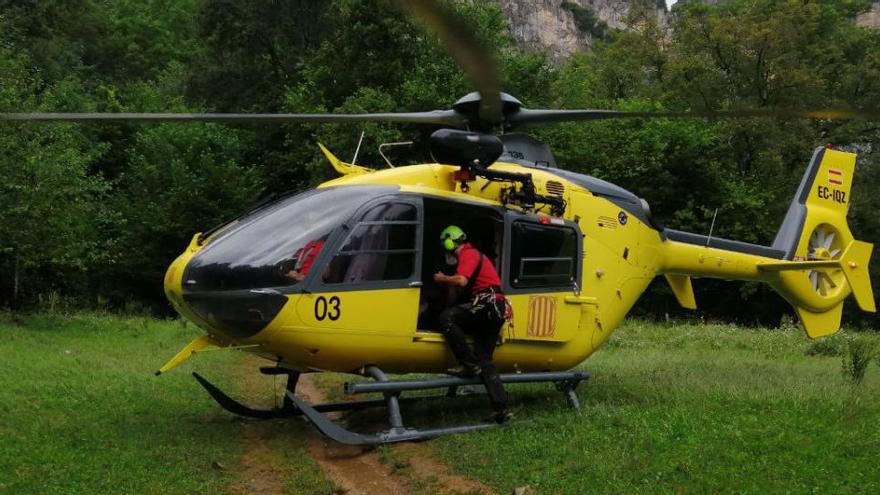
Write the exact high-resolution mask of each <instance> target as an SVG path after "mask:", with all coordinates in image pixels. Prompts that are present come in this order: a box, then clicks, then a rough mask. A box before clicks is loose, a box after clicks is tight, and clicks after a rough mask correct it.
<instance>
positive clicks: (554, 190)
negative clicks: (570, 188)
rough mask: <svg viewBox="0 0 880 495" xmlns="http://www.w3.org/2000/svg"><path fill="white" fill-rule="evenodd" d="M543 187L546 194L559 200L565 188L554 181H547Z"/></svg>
mask: <svg viewBox="0 0 880 495" xmlns="http://www.w3.org/2000/svg"><path fill="white" fill-rule="evenodd" d="M544 187H545V188H546V189H547V194H552V195H553V196H558V197H560V198H561V197H562V195H563V194H564V193H565V186H564V185H562V183H561V182H557V181H555V180H548V181H547V183H546V184H544Z"/></svg>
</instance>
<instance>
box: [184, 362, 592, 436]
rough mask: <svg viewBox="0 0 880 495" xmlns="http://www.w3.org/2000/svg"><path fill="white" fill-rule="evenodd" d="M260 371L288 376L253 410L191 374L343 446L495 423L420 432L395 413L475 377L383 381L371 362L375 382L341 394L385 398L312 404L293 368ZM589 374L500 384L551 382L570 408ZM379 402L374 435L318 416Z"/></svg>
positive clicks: (514, 377) (237, 408)
mask: <svg viewBox="0 0 880 495" xmlns="http://www.w3.org/2000/svg"><path fill="white" fill-rule="evenodd" d="M261 371H263V373H265V374H271V375H279V374H286V375H287V376H288V379H287V389H286V391H285V394H284V402H283V404H282V406H281V407H276V408H273V409H255V408H252V407H249V406H246V405H244V404H242V403H241V402H238V401H236V400H235V399H233V398H231V397H229V396H228V395H226V394H225V393H224V392H223V391H221V390H220V389H219V388H217V387H216V386H214V385H213V384H211V382H209V381H208V380H206V379H205V378H203V377H202V376H201V375H199V374H198V373H193V376H194V377H195V379H196V380H197V381H198V382H199V384H201V385H202V387H204V388H205V390H207V391H208V393H209V394H210V395H211V397H212V398H213V399H214V400H215V401H217V403H218V404H220V406H221V407H223V408H224V409H226V410H227V411H229V412H231V413H233V414H237V415H239V416H245V417H249V418H258V419H271V418H284V417H291V416H298V415H303V416H304V417H305V418H306V419H308V420H309V421H310V422H311V423H312V424H313V425H314V426H315V428H317V429H318V431H320V432H321V433H322V434H324V435H326V436H327V437H329V438H330V439H332V440H334V441H336V442H339V443H343V444H348V445H380V444H385V443H393V442H405V441H414V440H426V439H429V438H435V437H439V436H443V435H452V434H455V433H465V432H470V431H476V430H483V429H487V428H493V427H495V426H498V425H497V424H496V423H477V424H471V425H464V426H451V427H446V428H431V429H423V430H419V429H414V428H407V427H405V426H404V424H403V418H402V416H401V414H400V402H410V401H423V400H431V399H440V398H445V397H456V396H458V395H459V387H467V386H473V385H479V384H480V380H479V379H477V378H454V377H444V378H434V379H426V380H388V378H387V377H386V376H385V373H383V372H382V370H380V369H379V368H377V367H375V366H368V367H367V368H366V369H365V372H366V373H365V374H366V375H367V376H370V377H372V378H373V379H374V380H375V381H374V382H366V383H360V382H359V383H346V384H345V388H344V390H345V393H347V394H352V395H353V394H362V393H372V392H379V393H382V394H383V396H384V398H382V399H367V400H353V401H344V402H338V403H329V404H317V405H312V404H310V403H308V402H307V401H305V400H303V399H301V398H300V397H297V396H296V394H295V390H296V383H297V381H298V379H299V373H298V372H296V371H293V370H286V369H283V368H266V369H262V370H261ZM589 377H590V374H589V373H586V372H583V371H567V372H550V373H510V374H503V375H500V378H501V381H502V383H541V382H551V383H553V384H554V385H555V386H556V389H557V390H559V391H560V392H562V393H563V394H564V395H565V397H566V399H567V400H568V403H569V405H570V406H571V407H572V408H574V409H578V408H579V407H580V404H579V402H578V398H577V395H576V394H575V389H576V388H577V387H578V385H579V384H580V382H582V381H584V380H586V379H588V378H589ZM444 388H445V389H446V390H447V392H446V394H440V395H430V396H412V397H401V394H402V393H403V392H409V391H416V390H431V389H444ZM381 406H385V407H386V408H387V410H388V423H389V429H388V430H386V431H383V432H380V433H376V434H362V433H357V432H354V431H351V430H347V429H345V428H343V427H342V426H340V425H339V424H337V423H335V422H333V421H332V420H330V419H329V418H327V417H326V416H324V415H323V414H322V413H327V412H339V411H353V410H359V409H365V408H370V407H381Z"/></svg>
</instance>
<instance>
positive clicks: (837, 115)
mask: <svg viewBox="0 0 880 495" xmlns="http://www.w3.org/2000/svg"><path fill="white" fill-rule="evenodd" d="M677 117H691V118H694V117H696V118H707V119H731V118H748V117H771V118H805V119H817V120H847V119H865V120H880V110H845V109H822V110H793V109H772V108H767V109H742V110H687V111H669V112H628V111H624V110H542V109H527V108H523V109H520V111H519V112H517V113H515V114H513V115H510V116H508V119H507V121H508V123H510V124H511V125H517V124H542V123H555V122H577V121H587V120H605V119H650V118H677Z"/></svg>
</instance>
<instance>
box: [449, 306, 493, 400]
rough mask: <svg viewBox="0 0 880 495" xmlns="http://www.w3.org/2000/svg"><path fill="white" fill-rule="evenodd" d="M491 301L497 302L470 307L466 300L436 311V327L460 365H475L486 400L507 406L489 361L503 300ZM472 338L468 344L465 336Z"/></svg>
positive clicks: (490, 360) (491, 363)
mask: <svg viewBox="0 0 880 495" xmlns="http://www.w3.org/2000/svg"><path fill="white" fill-rule="evenodd" d="M494 304H497V305H501V306H500V307H499V308H494V307H492V305H480V306H474V305H473V303H471V302H466V303H463V304H459V305H456V306H452V307H451V308H447V309H446V310H445V311H443V312H442V313H440V318H439V319H440V328H441V329H442V330H443V335H444V336H445V337H446V342H448V343H449V347H450V349H452V354H453V355H454V356H455V358H456V359H457V360H458V362H459V363H461V364H462V365H464V366H478V367H479V368H480V377H481V378H482V380H483V385H485V386H486V391H487V392H488V393H489V401H491V402H492V406H493V407H494V408H495V409H497V410H501V409H505V408H506V407H507V392H505V391H504V385H503V384H502V383H501V379H500V378H499V377H498V372H497V371H496V370H495V364H494V363H493V362H492V354H493V353H494V352H495V343H496V342H498V334H499V333H500V332H501V327H502V326H504V319H503V318H502V317H500V316H499V314H504V307H503V305H504V300H503V299H497V300H496V301H495V303H494ZM467 335H470V336H471V337H473V339H474V346H473V348H471V346H470V345H468V342H467V340H466V336H467Z"/></svg>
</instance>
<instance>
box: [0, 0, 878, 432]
mask: <svg viewBox="0 0 880 495" xmlns="http://www.w3.org/2000/svg"><path fill="white" fill-rule="evenodd" d="M402 4H403V6H404V7H405V8H407V9H408V10H409V13H410V14H411V15H412V16H413V17H414V18H415V19H416V20H417V21H419V22H421V23H423V24H425V25H426V26H428V27H429V28H430V29H432V30H433V31H434V32H435V33H436V34H437V35H438V36H439V37H440V38H441V40H442V41H443V42H444V43H445V44H446V45H447V46H448V47H449V49H450V52H451V54H452V55H453V57H454V58H455V59H456V61H457V62H458V63H459V64H460V65H461V66H462V67H463V68H464V70H465V72H466V73H467V74H468V75H469V76H470V79H471V81H472V83H473V84H474V86H475V87H476V89H477V91H476V92H474V93H471V94H469V95H467V96H465V97H464V98H462V99H460V100H459V101H457V102H456V103H455V104H454V105H453V107H452V109H451V110H438V111H432V112H414V113H381V114H346V115H340V114H0V121H10V122H15V121H76V122H89V121H209V122H230V123H253V122H264V123H265V122H270V123H291V122H329V123H352V122H368V121H381V122H400V123H409V124H420V125H427V126H433V127H440V129H439V130H437V131H435V132H434V133H433V134H432V135H431V140H430V143H431V150H432V156H433V158H434V160H435V162H436V163H428V164H422V165H411V166H405V167H397V168H389V169H385V170H374V169H370V168H366V167H364V166H360V165H354V164H349V163H345V162H343V161H341V160H339V159H338V158H336V157H335V156H334V155H333V154H332V153H331V152H330V151H329V150H327V149H326V148H324V147H323V146H321V149H322V151H323V152H324V154H325V155H326V157H327V159H328V161H329V162H330V164H331V165H332V166H333V168H334V169H335V170H336V171H338V172H339V173H340V174H341V175H342V177H340V178H338V179H335V180H331V181H329V182H325V183H323V184H321V185H319V186H318V187H317V188H316V189H315V190H312V191H308V192H305V193H302V194H297V195H288V196H284V197H281V198H278V199H275V200H274V201H272V202H268V203H266V204H261V205H259V206H258V207H256V208H254V209H252V210H251V211H249V212H247V213H246V214H244V215H243V216H241V217H240V218H238V219H235V220H233V221H231V222H229V223H227V224H225V225H223V226H220V227H218V228H216V229H213V230H211V231H208V232H204V233H199V234H196V235H195V236H194V237H193V238H192V241H191V242H190V244H189V246H187V248H186V249H185V251H184V252H183V254H181V255H180V256H179V257H178V258H177V259H176V260H175V261H174V262H173V263H172V264H171V266H170V267H169V268H168V270H167V273H166V276H165V292H166V295H167V297H168V299H169V301H170V302H171V304H172V305H173V306H174V308H175V309H176V310H177V311H178V312H179V313H180V314H181V315H182V316H183V317H185V318H187V319H188V320H190V321H193V322H195V323H196V324H197V325H199V326H200V327H201V328H203V329H204V330H205V332H206V334H205V335H203V336H200V337H198V338H196V339H195V340H193V341H192V342H191V343H190V344H189V345H187V346H186V347H185V348H184V349H183V350H181V351H180V352H179V353H178V354H177V355H176V356H174V357H173V358H172V359H171V360H170V361H168V362H167V363H166V364H165V365H164V366H162V367H161V368H160V370H159V371H157V374H161V373H164V372H166V371H168V370H169V369H171V368H172V367H174V366H176V365H177V364H179V363H180V362H182V361H183V360H185V359H187V358H189V357H190V356H192V355H193V354H194V353H197V352H199V351H204V350H207V349H209V348H221V349H237V350H243V351H247V352H251V353H254V354H256V355H259V356H261V357H264V358H266V359H267V360H270V361H272V362H273V363H275V365H274V366H267V367H263V368H261V371H262V372H263V373H265V374H270V375H287V376H288V381H287V390H286V392H285V399H284V402H283V405H282V406H281V407H279V408H276V409H272V410H257V409H253V408H250V407H248V406H245V405H243V404H241V403H239V402H237V401H235V400H233V399H232V398H230V397H229V396H227V395H226V394H224V393H223V392H222V391H220V390H219V389H218V388H216V387H215V386H214V385H212V384H211V383H210V382H208V381H207V380H206V379H204V378H203V377H201V376H200V375H198V374H196V373H193V375H194V376H195V378H196V379H197V380H198V381H199V383H200V384H201V385H202V386H203V387H204V388H205V389H206V390H207V391H208V392H209V393H210V394H211V396H212V397H213V398H214V399H215V400H216V401H217V402H218V403H219V404H220V405H221V406H223V407H224V408H226V409H227V410H229V411H231V412H233V413H236V414H240V415H244V416H249V417H258V418H271V417H280V416H293V415H299V414H302V415H304V416H305V417H306V418H307V419H308V420H309V421H311V422H312V423H313V424H314V425H315V426H316V427H317V428H318V429H319V430H320V431H321V432H322V433H324V434H325V435H327V436H329V437H331V438H333V439H334V440H337V441H339V442H343V443H349V444H361V445H368V444H380V443H387V442H397V441H405V440H417V439H424V438H430V437H435V436H438V435H444V434H451V433H459V432H465V431H471V430H476V429H482V428H487V427H490V426H494V425H492V424H489V423H486V424H482V423H481V424H471V425H464V426H455V427H445V428H435V429H430V430H418V429H412V428H407V427H405V426H404V423H403V420H402V417H401V414H400V405H399V402H400V401H401V400H423V399H427V398H431V397H425V396H414V397H411V396H407V397H402V396H401V395H402V393H403V392H409V391H420V390H429V389H447V390H448V393H447V394H446V395H445V396H447V397H448V396H454V395H455V394H456V390H457V389H458V387H460V386H462V385H468V384H474V383H476V380H475V379H463V378H455V377H443V378H434V379H423V380H389V379H388V378H387V377H386V375H385V373H386V372H391V373H435V372H441V371H442V370H444V369H446V368H447V367H448V366H450V365H451V364H453V363H452V356H451V354H450V352H449V351H448V349H447V346H446V345H445V341H444V338H443V336H442V334H440V333H438V332H437V331H436V328H435V322H434V319H435V317H436V314H437V312H438V311H439V310H440V309H442V307H438V300H440V299H442V298H441V297H438V292H439V288H438V287H437V286H436V284H434V283H433V282H432V279H431V276H430V275H431V274H433V273H434V271H436V268H437V264H438V260H440V259H442V256H443V253H442V250H441V246H440V243H439V242H438V239H439V237H438V236H439V233H440V231H441V230H442V229H443V228H444V227H445V226H446V225H447V224H449V223H450V219H454V222H455V223H456V224H457V225H460V226H462V227H463V228H464V229H465V231H466V232H467V233H468V235H469V238H470V240H471V242H473V243H474V244H475V245H476V246H478V247H479V248H480V250H481V251H482V252H484V253H486V254H487V255H488V256H489V257H490V258H492V260H493V262H494V263H495V265H496V266H498V267H499V272H500V275H501V279H502V289H503V291H504V293H505V294H507V295H508V297H509V299H510V301H511V304H512V306H513V308H514V315H515V317H514V321H513V322H511V323H509V324H507V326H506V327H505V328H504V330H503V331H502V337H501V339H500V345H499V347H498V348H497V351H496V352H495V364H496V367H497V368H498V369H499V370H501V371H504V372H506V373H504V374H502V375H501V378H502V381H503V382H505V383H522V382H552V383H554V384H555V385H556V388H557V389H558V390H560V391H561V392H563V393H564V394H565V396H566V397H567V399H568V401H569V403H570V404H571V405H572V406H573V407H578V400H577V396H576V395H575V393H574V390H575V388H576V387H577V386H578V384H579V383H580V382H581V381H583V380H585V379H587V378H588V377H589V375H588V374H587V373H585V372H581V371H569V370H570V369H571V368H572V367H573V366H575V365H577V364H578V363H580V362H582V361H583V360H584V359H586V358H587V357H589V356H590V355H591V354H592V353H593V352H594V351H595V350H596V349H598V348H599V347H600V346H601V345H602V343H603V342H605V340H606V339H607V338H608V336H609V335H610V334H611V332H613V331H614V329H615V328H617V326H618V325H619V324H620V322H621V321H622V320H623V318H624V317H625V315H626V314H627V312H628V311H629V310H630V308H632V306H633V305H634V303H635V302H636V300H637V299H638V298H639V296H640V295H641V294H642V293H643V291H644V290H645V289H646V288H647V286H648V284H649V283H650V282H651V281H652V280H653V279H654V278H655V277H657V276H659V275H663V276H664V277H665V279H666V280H667V281H668V283H669V285H670V286H671V288H672V291H673V293H674V295H675V297H676V298H677V300H678V302H679V303H680V304H681V305H682V306H683V307H685V308H691V309H693V308H696V300H695V296H694V291H693V288H692V285H691V277H713V278H721V279H727V280H753V281H760V282H765V283H768V284H770V285H771V286H772V287H773V288H774V289H775V290H776V291H777V292H779V294H780V295H782V297H783V298H785V299H786V300H787V301H788V302H789V303H791V304H792V306H794V308H795V311H796V313H797V314H798V317H799V318H800V321H801V323H802V324H803V327H804V329H805V330H806V333H807V335H808V336H809V337H811V338H818V337H821V336H825V335H829V334H832V333H835V332H837V331H838V330H839V327H840V320H841V315H842V309H843V300H844V299H845V298H846V297H848V296H849V295H850V294H852V295H853V296H854V298H855V300H856V302H857V304H858V306H859V307H860V308H861V309H862V310H865V311H875V304H874V298H873V292H872V289H871V284H870V279H869V275H868V262H869V259H870V256H871V251H872V249H873V248H872V245H871V244H868V243H865V242H861V241H858V240H856V239H855V238H854V237H853V234H852V232H851V231H850V229H849V226H848V224H847V221H846V215H847V210H848V206H849V203H850V201H851V188H852V181H853V173H854V169H855V161H856V156H855V155H854V154H851V153H845V152H841V151H836V150H834V149H831V148H830V147H820V148H817V149H816V151H815V152H814V154H813V158H812V160H811V162H810V163H809V165H808V166H807V169H806V171H805V173H804V176H803V179H802V181H801V183H800V186H799V188H798V189H797V192H796V193H795V196H794V198H793V199H792V202H791V206H790V207H789V210H788V212H787V214H786V216H785V218H784V219H783V221H782V224H781V227H780V229H779V231H778V233H777V235H776V238H775V239H774V241H773V243H772V244H771V245H770V246H760V245H754V244H748V243H744V242H739V241H734V240H727V239H720V238H714V237H709V236H703V235H699V234H692V233H687V232H681V231H677V230H671V229H664V228H662V227H660V226H658V225H657V223H656V222H655V221H654V220H653V219H652V216H651V212H650V209H649V207H648V204H647V203H646V202H645V201H644V200H643V199H641V198H639V197H638V196H636V195H635V194H633V193H631V192H629V191H626V190H624V189H622V188H620V187H618V186H615V185H613V184H611V183H608V182H605V181H603V180H600V179H597V178H594V177H590V176H586V175H581V174H578V173H574V172H570V171H567V170H564V169H560V168H558V167H557V166H556V163H555V160H554V158H553V154H552V152H551V151H550V149H549V148H548V147H547V146H546V145H544V144H542V143H540V142H538V141H536V140H534V139H533V138H531V137H529V136H527V135H525V134H519V133H506V132H507V131H510V130H512V129H513V128H515V127H518V126H522V125H527V124H531V125H535V124H542V123H554V122H564V121H589V120H598V119H606V118H651V117H709V118H727V117H751V116H779V115H785V116H789V117H804V118H876V117H877V115H875V114H874V113H864V112H851V111H849V112H846V111H844V112H841V111H798V110H789V111H779V110H775V111H767V110H735V111H695V112H694V111H690V112H621V111H613V110H542V109H528V108H525V107H524V106H523V105H522V104H521V103H520V102H519V101H518V100H517V99H516V98H514V97H512V96H510V95H508V94H505V93H501V92H500V91H499V90H498V83H497V74H496V73H495V71H494V63H493V60H492V57H491V56H490V54H488V53H486V51H485V50H484V49H483V48H482V46H481V45H480V44H479V42H478V40H476V39H475V38H474V36H473V34H472V33H471V32H470V31H468V30H467V28H465V27H464V25H463V24H462V23H460V22H458V21H457V20H456V19H455V17H454V16H452V15H451V14H450V13H449V12H447V11H445V10H444V9H443V8H441V7H440V6H439V5H437V4H435V3H434V2H432V1H427V0H420V1H411V2H402ZM499 131H500V133H499ZM303 259H308V260H309V261H308V265H307V266H306V265H305V264H304V263H302V260H303ZM297 260H299V262H297ZM321 371H331V372H342V373H352V374H358V375H366V376H369V377H372V378H373V379H374V380H375V381H374V382H369V383H365V382H357V383H346V385H345V391H346V393H349V394H360V393H369V392H381V393H383V395H384V398H383V399H377V400H372V399H366V400H353V401H344V402H341V403H336V404H320V405H312V404H309V403H307V402H306V401H304V400H303V399H302V398H300V397H298V396H297V395H296V394H295V391H296V384H297V379H298V377H299V376H300V374H301V373H307V372H321ZM436 397H442V396H436ZM373 406H385V407H386V408H387V410H388V415H389V425H390V427H389V429H388V430H387V431H384V432H380V433H376V434H361V433H356V432H353V431H349V430H347V429H345V428H343V427H342V426H340V425H338V424H336V423H333V422H331V421H330V420H329V419H328V418H327V417H325V416H324V415H323V414H322V413H323V412H331V411H347V410H355V409H360V408H366V407H373Z"/></svg>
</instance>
